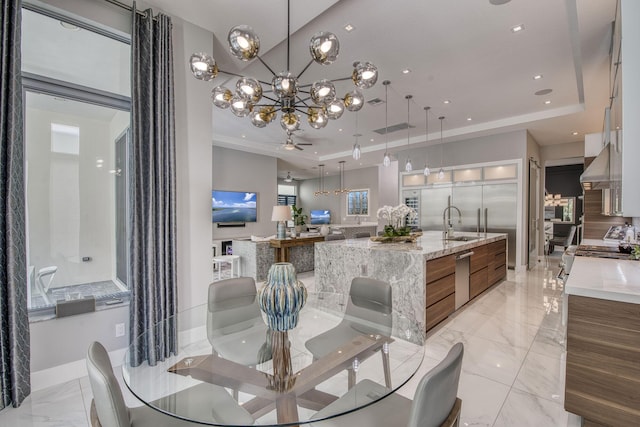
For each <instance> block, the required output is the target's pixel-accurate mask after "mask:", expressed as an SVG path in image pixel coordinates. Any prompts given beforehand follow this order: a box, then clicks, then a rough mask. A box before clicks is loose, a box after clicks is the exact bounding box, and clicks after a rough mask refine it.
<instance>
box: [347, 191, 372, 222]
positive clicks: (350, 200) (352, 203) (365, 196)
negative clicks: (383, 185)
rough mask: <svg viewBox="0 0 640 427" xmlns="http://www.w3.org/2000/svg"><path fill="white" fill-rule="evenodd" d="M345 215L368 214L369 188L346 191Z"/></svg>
mask: <svg viewBox="0 0 640 427" xmlns="http://www.w3.org/2000/svg"><path fill="white" fill-rule="evenodd" d="M347 215H364V216H367V215H369V189H363V190H351V191H349V192H348V193H347Z"/></svg>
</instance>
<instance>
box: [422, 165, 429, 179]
mask: <svg viewBox="0 0 640 427" xmlns="http://www.w3.org/2000/svg"><path fill="white" fill-rule="evenodd" d="M422 173H424V176H429V175H431V169H429V166H427V165H424V171H423V172H422Z"/></svg>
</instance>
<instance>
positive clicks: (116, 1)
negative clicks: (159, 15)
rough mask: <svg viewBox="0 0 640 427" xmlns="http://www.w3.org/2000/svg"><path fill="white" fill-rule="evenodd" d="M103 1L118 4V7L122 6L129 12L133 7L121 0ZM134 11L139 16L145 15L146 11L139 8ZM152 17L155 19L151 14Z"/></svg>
mask: <svg viewBox="0 0 640 427" xmlns="http://www.w3.org/2000/svg"><path fill="white" fill-rule="evenodd" d="M104 1H106V2H107V3H111V4H112V5H114V6H118V7H120V8H122V9H125V10H128V11H129V12H133V7H131V6H129V5H128V4H126V3H123V2H121V1H119V0H104ZM136 13H137V14H138V15H140V16H147V15H146V13H144V12H142V11H140V10H137V9H136ZM152 15H153V14H152ZM152 17H153V19H154V20H155V19H156V17H155V16H152Z"/></svg>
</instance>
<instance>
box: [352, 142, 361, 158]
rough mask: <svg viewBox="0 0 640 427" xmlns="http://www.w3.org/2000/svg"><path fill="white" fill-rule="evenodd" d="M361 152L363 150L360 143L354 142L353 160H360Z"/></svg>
mask: <svg viewBox="0 0 640 427" xmlns="http://www.w3.org/2000/svg"><path fill="white" fill-rule="evenodd" d="M361 154H362V151H361V150H360V144H358V143H357V142H356V143H355V144H353V152H352V153H351V155H352V156H353V160H360V155H361Z"/></svg>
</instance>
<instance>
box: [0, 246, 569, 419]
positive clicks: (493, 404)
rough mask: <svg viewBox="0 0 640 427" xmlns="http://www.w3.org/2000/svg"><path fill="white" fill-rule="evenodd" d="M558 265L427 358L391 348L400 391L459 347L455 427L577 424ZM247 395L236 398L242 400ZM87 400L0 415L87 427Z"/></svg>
mask: <svg viewBox="0 0 640 427" xmlns="http://www.w3.org/2000/svg"><path fill="white" fill-rule="evenodd" d="M558 258H559V257H550V258H549V260H548V266H549V267H548V268H545V266H544V263H541V264H540V265H538V266H537V267H535V268H534V269H533V270H531V271H527V272H518V273H515V272H514V271H512V270H509V271H508V272H507V280H506V281H504V282H502V283H500V284H498V285H496V286H494V287H492V288H491V289H489V290H488V291H487V292H485V293H484V294H483V295H481V296H480V297H479V298H477V299H476V300H474V301H472V302H470V303H469V304H467V305H466V306H465V307H464V308H463V309H462V310H460V311H459V312H458V313H456V314H455V315H453V316H451V317H450V318H449V319H446V320H445V321H443V322H442V323H441V324H440V325H438V326H437V327H436V328H434V329H433V330H432V331H430V332H429V334H428V336H427V339H426V344H425V347H424V357H423V356H422V354H421V353H420V354H416V353H415V348H414V347H413V346H412V345H409V344H407V345H405V344H404V343H402V342H401V341H400V340H398V341H396V342H395V343H394V344H393V345H392V348H391V352H390V360H391V369H392V371H394V373H402V370H406V369H410V367H409V365H410V364H411V363H415V361H416V357H419V358H422V362H421V365H420V368H419V369H418V371H417V372H416V373H415V375H414V376H413V377H412V378H411V379H409V380H408V382H407V383H406V384H405V385H403V386H402V387H401V388H400V389H399V390H398V393H399V394H401V395H403V396H406V397H409V398H412V397H413V395H414V393H415V389H416V387H417V385H418V383H419V382H420V380H421V379H422V377H423V376H424V374H426V373H427V372H428V371H429V370H430V369H432V368H433V367H434V366H435V365H437V364H438V363H439V362H440V360H442V359H443V358H444V357H445V355H446V354H447V352H448V351H449V349H450V348H451V346H453V345H454V344H455V343H456V342H462V343H463V344H464V345H465V355H464V360H463V368H462V372H461V376H460V384H459V391H458V395H459V396H460V398H461V399H462V400H463V404H462V415H461V423H460V424H461V425H462V426H496V427H503V426H510V427H511V426H518V427H521V426H522V427H526V426H536V427H538V426H553V427H556V426H560V427H564V426H567V427H577V426H579V425H580V418H579V417H577V416H575V415H573V414H569V413H567V412H566V411H564V409H563V406H562V401H563V397H564V392H563V388H564V385H563V381H564V357H565V354H566V352H565V350H566V327H565V326H564V325H563V324H562V313H563V310H564V308H565V307H564V299H563V286H562V283H561V282H559V281H558V280H557V279H556V278H555V274H556V273H557V271H558V268H557V262H558ZM216 273H217V272H216ZM223 273H227V271H224V270H223ZM216 276H217V274H216ZM298 278H299V279H300V280H302V281H303V282H304V283H305V285H306V286H307V288H308V289H309V291H310V292H313V290H314V289H315V280H314V275H313V272H307V273H300V274H298ZM339 308H340V307H337V306H335V304H334V305H332V304H330V303H329V304H328V307H327V310H326V311H322V312H320V313H316V314H314V315H315V316H316V319H315V320H317V321H316V322H313V324H314V326H313V327H309V328H308V330H304V331H300V332H299V333H298V334H297V335H296V339H295V342H293V341H292V357H293V358H294V359H295V363H299V364H300V365H301V366H302V365H304V364H305V363H306V362H305V361H304V360H302V359H301V360H298V359H297V358H305V357H307V356H306V355H305V349H304V342H305V341H306V339H308V338H310V337H312V336H314V335H316V334H317V333H318V332H320V331H323V330H327V329H330V328H332V327H334V326H335V325H337V324H338V323H339V322H340V320H341V319H342V315H341V313H340V310H338V309H339ZM194 351H196V350H194ZM381 363H382V362H381V360H380V356H379V355H377V354H376V355H373V356H372V357H371V358H369V359H368V360H366V361H365V362H363V363H362V365H361V367H360V369H361V370H359V375H358V376H359V377H360V378H364V377H367V376H370V377H371V376H376V378H380V379H381V378H382V373H381V372H380V371H381V370H380V365H381ZM260 369H263V368H262V367H261V368H260ZM264 369H269V366H265V367H264ZM114 371H115V374H116V377H117V378H118V381H119V384H120V386H121V388H122V391H123V395H124V397H125V400H126V403H127V405H129V406H139V405H142V403H141V402H140V401H139V400H138V399H137V398H136V397H135V396H133V395H132V394H131V392H129V390H128V389H127V387H126V386H125V385H124V382H123V380H122V371H121V369H120V367H117V366H116V367H114ZM346 388H347V373H346V371H342V372H340V373H339V374H337V375H335V376H334V377H332V378H329V379H327V380H326V381H324V382H323V383H321V384H320V385H319V386H318V389H319V390H322V391H325V392H327V393H332V394H337V395H340V394H343V393H345V392H346ZM249 398H250V396H248V395H245V394H243V393H241V394H240V402H245V401H247V400H248V399H249ZM91 399H92V393H91V387H90V385H89V381H88V378H87V377H84V378H81V379H80V380H74V381H69V382H67V383H64V384H60V385H58V386H55V387H51V388H49V389H46V390H41V391H38V392H35V393H33V394H32V395H31V396H29V397H28V398H27V400H26V401H25V402H24V403H23V404H22V406H21V407H19V408H6V409H5V410H3V411H0V426H2V427H4V426H11V427H13V426H18V427H22V426H27V427H35V426H37V427H58V426H60V427H62V426H64V427H68V426H71V427H75V426H82V427H85V426H88V411H89V408H90V404H91ZM301 411H304V410H301ZM274 420H275V412H271V413H269V414H267V415H265V416H264V417H262V418H261V419H260V420H259V423H261V424H264V423H268V422H269V421H274Z"/></svg>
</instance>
